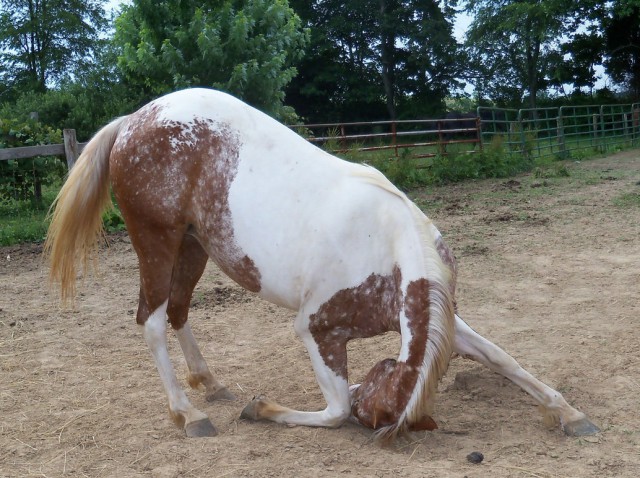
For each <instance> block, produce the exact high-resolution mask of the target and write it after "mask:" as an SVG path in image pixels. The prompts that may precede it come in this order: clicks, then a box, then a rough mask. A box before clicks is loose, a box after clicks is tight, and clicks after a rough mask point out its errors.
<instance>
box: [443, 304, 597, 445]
mask: <svg viewBox="0 0 640 478" xmlns="http://www.w3.org/2000/svg"><path fill="white" fill-rule="evenodd" d="M454 351H455V353H457V354H459V355H461V356H463V357H465V358H469V359H471V360H475V361H476V362H480V363H481V364H483V365H486V366H487V367H489V368H490V369H491V370H493V371H494V372H497V373H499V374H501V375H503V376H505V377H507V378H508V379H509V380H511V381H512V382H513V383H515V384H516V385H518V386H519V387H520V388H522V389H523V390H524V391H525V392H527V393H528V394H529V395H531V396H532V397H533V398H534V399H535V400H536V402H538V404H539V405H540V406H541V408H542V410H543V415H544V418H545V421H546V422H547V423H548V424H550V425H551V424H555V423H557V421H558V420H559V421H560V425H561V426H562V429H563V430H564V432H565V433H566V434H567V435H570V436H582V435H593V434H594V433H597V432H599V431H600V430H599V429H598V427H597V426H595V425H594V424H593V423H591V421H590V420H589V419H588V418H587V416H586V415H585V414H584V413H582V412H579V411H578V410H576V409H575V408H573V407H572V406H571V405H569V404H568V403H567V402H566V400H565V399H564V398H563V396H562V395H561V394H560V392H558V391H556V390H554V389H552V388H550V387H549V386H547V385H545V384H544V383H542V382H541V381H539V380H538V379H536V378H535V377H534V376H533V375H531V374H530V373H529V372H527V371H526V370H524V369H523V368H522V367H521V366H520V365H519V364H518V362H516V361H515V359H514V358H513V357H511V356H510V355H509V354H507V353H506V352H505V351H504V350H502V349H501V348H500V347H498V346H497V345H495V344H493V343H491V342H489V341H488V340H487V339H485V338H484V337H482V336H481V335H480V334H478V333H477V332H475V331H474V330H473V329H472V328H471V327H469V326H468V325H467V324H466V323H465V322H464V321H463V320H462V319H461V318H460V317H458V315H456V336H455V345H454Z"/></svg>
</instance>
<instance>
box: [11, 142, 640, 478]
mask: <svg viewBox="0 0 640 478" xmlns="http://www.w3.org/2000/svg"><path fill="white" fill-rule="evenodd" d="M567 167H568V169H569V172H570V176H569V177H549V178H543V177H535V175H526V176H521V177H518V178H515V179H512V180H491V181H478V182H468V183H465V184H460V185H455V186H448V187H442V188H432V189H429V190H424V191H415V192H413V193H412V196H413V197H414V199H415V200H416V201H417V203H418V204H419V205H420V206H421V207H423V208H424V209H425V210H426V211H427V213H428V214H429V215H430V216H431V217H432V218H433V219H434V220H435V222H436V224H437V225H438V226H439V228H440V229H441V231H442V232H443V234H444V236H445V238H446V239H447V241H448V243H449V244H450V245H451V246H452V248H453V249H454V251H455V253H456V256H457V258H458V261H459V268H460V277H459V289H458V291H459V292H458V304H459V309H460V313H461V315H462V316H463V317H464V318H466V320H467V321H468V322H469V323H470V324H471V325H472V326H473V327H474V328H475V329H476V330H477V331H478V332H480V333H481V334H482V335H484V336H486V337H487V338H489V339H490V340H492V341H494V342H495V343H497V344H499V345H500V346H501V347H503V348H504V349H505V350H507V351H508V352H509V353H511V354H512V355H513V356H514V357H516V358H517V360H518V361H519V362H520V363H521V364H522V365H523V366H524V367H525V368H527V369H528V370H529V371H530V372H532V373H533V374H535V375H536V376H537V377H539V378H540V379H541V380H543V381H545V382H546V383H548V384H550V385H551V386H553V387H555V388H557V389H558V390H559V391H561V392H562V393H563V394H564V396H565V398H566V399H567V400H568V401H569V402H570V403H571V404H573V405H574V406H576V407H577V408H579V409H580V410H582V411H584V412H586V413H587V414H588V415H589V417H590V418H591V419H592V420H593V421H594V422H595V423H596V424H598V425H599V426H600V427H601V429H602V432H601V433H600V434H598V435H595V436H592V437H586V438H568V437H566V436H564V435H563V434H562V432H561V431H560V430H559V429H553V430H548V429H546V428H545V427H544V425H543V424H542V421H541V418H540V415H539V413H538V412H537V407H536V405H535V404H534V402H533V400H532V399H531V398H530V397H529V396H528V395H526V394H525V393H524V392H522V391H521V390H520V389H519V388H518V387H516V386H515V385H513V384H511V383H510V382H509V381H507V380H506V379H504V378H502V377H501V376H498V375H496V374H494V373H492V372H490V371H488V370H487V369H485V368H483V367H481V366H479V365H477V364H475V363H473V362H469V361H466V360H463V359H455V360H453V361H452V363H451V366H450V368H449V372H448V374H447V376H446V377H445V378H444V380H443V382H442V383H441V385H440V388H439V392H438V398H437V408H436V414H435V419H436V421H437V422H438V423H439V426H440V428H439V430H436V431H434V432H427V433H420V434H415V435H414V438H413V439H412V440H401V441H399V442H398V443H397V444H396V445H395V446H392V447H387V448H381V447H380V446H378V445H377V444H375V443H372V442H371V440H370V437H371V435H370V433H369V432H368V431H367V430H364V429H362V428H360V427H358V426H355V425H352V424H346V425H344V426H343V427H341V428H339V429H335V430H327V429H312V428H305V427H293V428H291V427H286V426H282V425H278V424H273V423H249V422H245V421H243V420H239V419H238V417H239V414H240V411H241V410H242V408H243V407H244V405H245V404H246V403H247V402H248V401H249V400H250V399H251V398H252V397H253V396H254V395H256V394H259V393H264V394H266V395H267V396H269V397H271V398H274V399H277V400H278V401H280V402H281V403H283V404H286V405H290V406H293V407H296V408H299V409H306V410H312V409H320V408H323V407H324V403H323V399H322V397H321V394H320V392H319V390H318V388H317V385H316V382H315V378H314V376H313V373H312V370H311V365H310V362H309V360H308V357H307V355H306V352H305V350H304V348H303V346H302V344H301V343H300V341H299V340H298V339H297V338H296V337H295V335H294V332H293V329H292V319H293V317H294V313H293V312H291V311H288V310H284V309H280V308H278V307H275V306H273V305H271V304H268V303H266V302H263V301H261V300H259V299H257V298H255V297H254V296H252V295H251V294H249V293H247V292H244V291H243V290H242V289H240V288H238V287H237V286H235V285H234V284H233V283H231V282H230V281H229V280H227V279H226V278H225V277H224V276H222V275H221V273H220V272H219V271H218V270H217V269H216V268H215V267H214V266H213V265H210V266H209V267H208V268H207V270H206V272H205V275H204V277H203V279H202V281H201V282H200V284H199V286H198V288H197V289H196V292H195V294H194V300H193V307H192V312H191V323H192V326H193V329H194V332H195V334H196V338H197V339H198V340H199V343H200V345H201V348H202V350H203V353H204V355H205V357H206V359H207V360H208V362H209V365H210V367H211V368H212V369H213V370H214V371H215V373H217V374H218V376H219V378H220V379H221V380H223V381H224V382H225V383H226V384H227V385H228V386H229V388H230V389H231V390H232V391H233V393H235V394H236V396H237V397H238V400H237V401H236V402H227V403H207V402H206V401H205V399H204V394H203V393H201V392H199V391H195V390H188V392H187V393H188V395H189V397H190V398H191V399H192V401H193V403H194V405H196V406H197V407H198V408H200V409H201V410H203V411H205V412H206V413H207V414H209V416H210V417H211V419H212V421H213V422H214V423H215V424H216V426H217V427H218V428H219V430H220V435H219V436H217V437H214V438H205V439H187V438H185V437H184V436H183V433H182V431H181V430H179V429H178V428H176V427H175V426H174V425H173V423H172V422H171V420H170V419H169V417H168V414H167V407H166V399H165V396H164V393H163V391H162V389H161V385H160V380H159V378H158V376H157V373H156V370H155V367H154V365H153V362H152V360H151V356H150V354H149V352H148V350H147V348H146V346H145V345H144V342H143V339H142V336H141V331H140V330H139V329H138V327H137V326H135V323H134V314H135V309H136V305H137V302H136V301H137V295H138V275H137V261H136V258H135V256H134V253H133V252H132V250H131V246H130V244H129V242H128V239H127V237H126V236H123V235H121V236H113V237H111V238H110V244H111V245H110V248H109V249H108V250H103V251H102V254H101V256H100V261H99V263H100V266H99V268H100V272H99V275H98V276H91V277H89V278H87V279H86V280H85V281H84V284H83V285H82V286H81V287H80V296H79V298H78V301H77V305H76V308H75V310H72V311H69V310H63V309H60V308H59V306H58V303H57V297H56V295H55V293H52V292H49V291H48V288H47V285H46V268H45V267H44V266H43V265H42V261H41V255H40V253H41V247H40V246H39V245H24V246H20V247H9V248H3V249H0V284H1V286H0V476H3V477H10V476H11V477H12V476H47V477H51V476H63V475H68V476H91V477H94V476H95V477H97V476H113V477H116V476H117V477H128V476H153V477H178V476H180V477H187V476H211V477H223V476H230V477H233V476H239V477H248V476H252V477H281V476H287V477H288V476H290V477H307V476H309V477H314V476H320V477H329V476H345V477H350V476H351V477H353V476H374V477H394V476H403V477H417V476H421V477H449V476H451V477H459V478H463V477H469V478H471V477H484V476H492V477H542V478H546V477H591V476H593V477H596V476H598V477H601V476H612V477H637V476H639V474H640V416H639V414H638V412H639V408H640V407H639V405H640V398H639V396H640V360H639V358H638V357H639V356H640V340H639V339H640V332H639V327H638V324H639V323H640V322H639V321H640V314H639V305H638V304H639V300H638V299H639V298H640V239H639V238H640V207H639V205H638V200H637V195H638V194H640V152H638V151H631V152H623V153H620V154H618V155H615V156H610V157H607V158H603V159H597V160H589V161H585V162H582V163H570V164H568V165H567ZM543 176H544V174H543ZM552 176H553V175H552ZM633 194H635V195H636V196H635V203H634V204H629V202H630V201H625V200H624V198H625V197H626V198H627V199H629V198H633V197H634V196H633ZM625 195H627V196H625ZM630 195H631V196H630ZM631 202H633V201H631ZM398 343H399V342H398V337H397V335H393V334H390V335H387V336H384V337H379V338H376V339H370V340H366V341H359V342H355V343H352V344H351V345H350V375H351V377H352V379H353V380H354V381H357V380H358V379H361V378H362V377H363V375H364V374H365V373H366V371H367V370H368V369H369V368H370V367H371V366H372V365H373V364H374V363H375V362H377V361H378V360H380V359H382V358H386V357H395V356H396V355H397V352H398ZM170 347H171V350H170V351H171V354H172V357H173V358H174V359H175V364H176V368H177V370H178V371H179V375H180V376H181V377H182V376H183V375H184V371H186V365H185V363H184V359H183V358H182V356H181V354H180V353H178V352H179V350H178V346H177V341H176V340H175V339H174V338H173V337H171V338H170ZM456 377H458V379H457V380H456ZM185 387H186V384H185ZM472 451H479V452H481V453H483V454H484V457H485V458H484V461H483V462H482V463H481V464H478V465H474V464H471V463H469V462H468V461H467V459H466V456H467V455H468V454H469V453H470V452H472Z"/></svg>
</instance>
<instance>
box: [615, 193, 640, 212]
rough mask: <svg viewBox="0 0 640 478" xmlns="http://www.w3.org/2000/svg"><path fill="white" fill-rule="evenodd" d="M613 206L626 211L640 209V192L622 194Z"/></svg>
mask: <svg viewBox="0 0 640 478" xmlns="http://www.w3.org/2000/svg"><path fill="white" fill-rule="evenodd" d="M613 205H614V206H616V207H619V208H625V209H629V208H636V207H640V191H633V192H629V193H624V194H621V195H620V196H618V197H616V198H615V199H614V200H613Z"/></svg>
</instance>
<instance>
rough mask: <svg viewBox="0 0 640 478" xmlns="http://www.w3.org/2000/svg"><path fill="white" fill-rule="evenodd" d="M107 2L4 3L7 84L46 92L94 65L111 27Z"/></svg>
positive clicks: (1, 24) (0, 47) (1, 29)
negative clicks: (97, 52)
mask: <svg viewBox="0 0 640 478" xmlns="http://www.w3.org/2000/svg"><path fill="white" fill-rule="evenodd" d="M103 3H104V0H84V1H80V0H0V5H1V6H2V11H1V12H0V64H2V70H3V73H2V74H1V81H3V82H4V83H5V84H11V85H12V86H13V87H14V88H18V89H19V90H23V91H25V90H31V91H41V92H42V91H45V90H46V89H47V88H48V87H50V86H52V85H54V84H56V83H58V82H59V81H60V80H61V79H62V78H64V77H65V76H69V75H73V74H74V73H75V71H76V70H77V69H79V68H82V67H83V66H84V65H85V64H86V63H87V62H90V61H91V59H92V55H93V54H94V53H95V51H96V50H97V49H98V48H100V45H101V44H100V35H101V33H103V32H104V31H105V29H106V27H107V22H106V18H105V12H104V10H103V8H102V5H103Z"/></svg>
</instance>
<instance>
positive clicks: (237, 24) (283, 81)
mask: <svg viewBox="0 0 640 478" xmlns="http://www.w3.org/2000/svg"><path fill="white" fill-rule="evenodd" d="M114 42H115V44H116V45H117V46H118V47H119V48H120V49H121V55H120V58H119V61H118V64H119V66H120V68H121V69H122V71H123V72H124V74H125V76H126V79H127V81H128V83H129V84H131V85H133V86H137V87H139V88H141V90H142V91H143V94H144V95H145V96H146V98H144V99H149V98H151V97H155V96H158V95H160V94H164V93H166V92H169V91H171V90H175V89H178V88H185V87H190V86H208V87H215V88H218V89H221V90H224V91H228V92H230V93H232V94H234V95H236V96H238V97H240V98H242V99H243V100H245V101H246V102H248V103H250V104H252V105H253V106H255V107H257V108H260V109H262V110H263V111H266V112H268V113H270V114H272V115H274V116H277V117H280V118H286V117H288V116H291V114H292V110H291V109H288V108H286V107H284V106H283V103H284V88H285V86H286V85H287V84H288V83H289V82H290V81H291V79H292V78H293V77H294V75H295V74H296V69H295V66H294V65H295V63H296V62H297V61H298V60H299V59H300V58H301V57H302V55H303V48H304V46H305V44H306V42H307V32H306V31H305V30H303V28H302V25H301V21H300V18H299V17H298V16H297V15H296V14H295V13H294V12H293V10H292V9H291V8H289V5H288V3H287V1H286V0H226V1H212V0H209V1H195V0H164V1H153V0H134V1H133V2H132V4H131V5H129V6H124V8H123V11H122V14H121V15H120V16H119V17H118V18H117V20H116V33H115V38H114Z"/></svg>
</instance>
